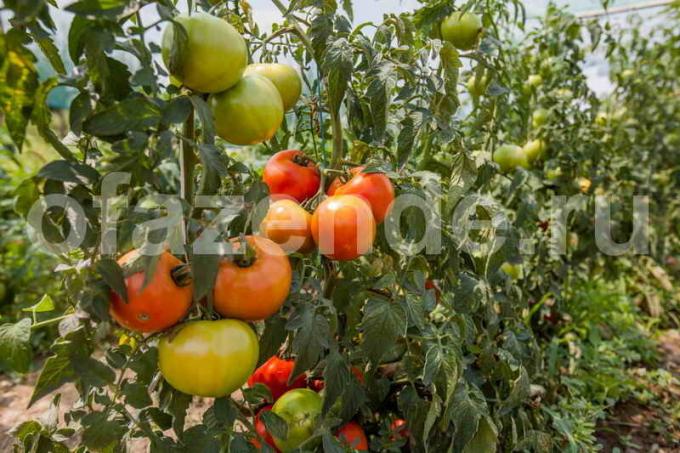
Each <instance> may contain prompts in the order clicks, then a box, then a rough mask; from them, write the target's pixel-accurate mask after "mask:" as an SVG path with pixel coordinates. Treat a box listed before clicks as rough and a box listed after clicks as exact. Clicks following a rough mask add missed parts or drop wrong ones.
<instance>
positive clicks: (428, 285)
mask: <svg viewBox="0 0 680 453" xmlns="http://www.w3.org/2000/svg"><path fill="white" fill-rule="evenodd" d="M425 289H427V290H433V291H434V300H435V301H436V302H437V303H439V300H440V299H441V296H442V291H441V289H439V285H437V283H436V282H435V281H434V280H431V279H427V280H425Z"/></svg>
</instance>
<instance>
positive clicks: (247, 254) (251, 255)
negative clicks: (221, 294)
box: [231, 235, 257, 269]
mask: <svg viewBox="0 0 680 453" xmlns="http://www.w3.org/2000/svg"><path fill="white" fill-rule="evenodd" d="M238 244H239V245H238V247H239V249H240V250H243V253H237V254H235V255H234V256H233V257H232V258H231V260H232V261H233V263H234V264H236V265H237V266H238V267H240V268H241V269H245V268H247V267H250V266H252V265H253V264H255V261H256V260H257V252H256V251H255V248H254V247H253V246H251V245H250V244H248V241H246V238H245V236H243V235H241V237H240V238H239V240H238Z"/></svg>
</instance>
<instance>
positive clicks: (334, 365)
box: [323, 348, 351, 414]
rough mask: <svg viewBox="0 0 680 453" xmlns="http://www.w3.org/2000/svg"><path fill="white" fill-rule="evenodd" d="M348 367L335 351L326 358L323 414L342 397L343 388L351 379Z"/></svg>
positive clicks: (332, 350)
mask: <svg viewBox="0 0 680 453" xmlns="http://www.w3.org/2000/svg"><path fill="white" fill-rule="evenodd" d="M350 376H351V373H350V371H349V366H348V365H347V362H346V361H345V359H344V358H343V357H342V355H340V353H339V352H338V351H337V349H335V348H333V349H331V352H330V353H329V354H328V357H326V368H324V381H325V387H324V388H325V390H326V395H325V397H324V402H323V413H324V414H325V413H327V412H328V411H329V410H330V408H331V407H332V406H333V404H334V403H335V401H336V400H337V399H338V398H339V397H340V395H342V393H343V391H344V390H345V387H346V386H347V384H348V383H349V380H350V379H351V377H350Z"/></svg>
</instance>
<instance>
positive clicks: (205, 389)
mask: <svg viewBox="0 0 680 453" xmlns="http://www.w3.org/2000/svg"><path fill="white" fill-rule="evenodd" d="M258 357H259V344H258V341H257V336H256V335H255V332H253V329H251V328H250V326H249V325H248V324H246V323H245V322H243V321H239V320H236V319H222V320H220V321H194V322H189V323H187V324H185V325H184V326H183V327H182V328H181V329H180V330H179V331H178V332H176V333H172V334H170V335H167V336H165V337H163V338H161V340H160V341H159V343H158V367H159V368H160V370H161V374H162V375H163V377H164V378H165V380H166V381H168V383H169V384H170V385H172V386H173V387H174V388H176V389H177V390H179V391H180V392H184V393H187V394H189V395H196V396H203V397H213V398H221V397H224V396H229V395H230V394H231V393H233V392H234V391H236V390H238V389H239V388H240V387H241V386H242V385H243V384H245V382H246V381H247V380H248V377H249V376H250V375H251V374H252V373H253V371H254V370H255V366H256V365H257V360H258Z"/></svg>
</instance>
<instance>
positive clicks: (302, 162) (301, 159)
mask: <svg viewBox="0 0 680 453" xmlns="http://www.w3.org/2000/svg"><path fill="white" fill-rule="evenodd" d="M292 162H293V163H294V164H296V165H299V166H300V167H310V166H314V165H316V162H314V160H312V159H310V158H309V157H307V156H306V155H304V154H302V153H300V154H296V155H294V156H293V159H292ZM310 164H311V165H310Z"/></svg>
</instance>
